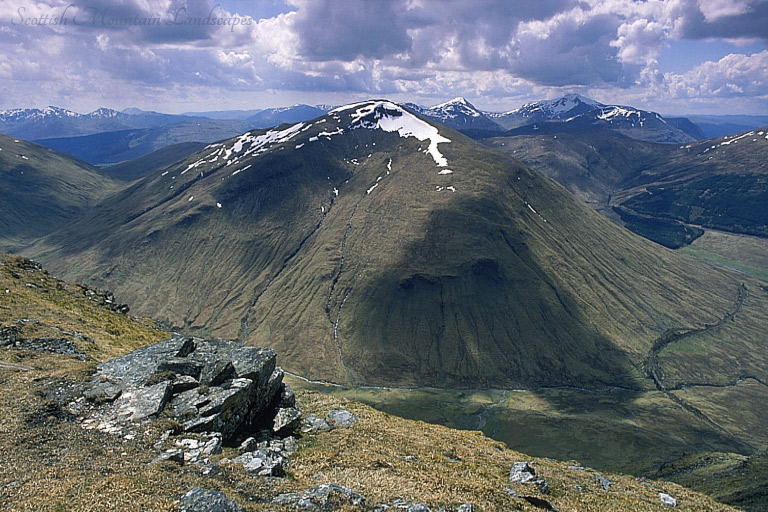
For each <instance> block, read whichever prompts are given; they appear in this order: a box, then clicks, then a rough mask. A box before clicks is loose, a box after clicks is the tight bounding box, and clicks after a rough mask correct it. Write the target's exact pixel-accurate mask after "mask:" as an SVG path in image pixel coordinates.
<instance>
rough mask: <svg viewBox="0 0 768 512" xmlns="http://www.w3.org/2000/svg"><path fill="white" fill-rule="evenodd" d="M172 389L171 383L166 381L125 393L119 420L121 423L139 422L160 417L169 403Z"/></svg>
mask: <svg viewBox="0 0 768 512" xmlns="http://www.w3.org/2000/svg"><path fill="white" fill-rule="evenodd" d="M171 389H172V386H171V383H170V382H167V381H166V382H160V383H158V384H155V385H154V386H150V387H147V388H137V389H134V390H132V391H130V392H123V394H122V396H121V397H120V401H121V402H122V403H120V404H119V408H118V411H117V419H118V420H119V421H121V422H126V421H134V422H137V421H141V420H144V419H147V418H149V417H151V416H156V415H158V414H159V413H160V411H162V410H163V407H165V404H166V403H168V400H169V398H170V397H171Z"/></svg>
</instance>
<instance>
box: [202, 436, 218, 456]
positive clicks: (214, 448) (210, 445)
mask: <svg viewBox="0 0 768 512" xmlns="http://www.w3.org/2000/svg"><path fill="white" fill-rule="evenodd" d="M200 451H201V453H202V454H203V455H218V454H219V453H221V436H213V437H212V438H211V439H210V441H208V442H206V443H205V444H204V445H203V446H202V447H201V448H200Z"/></svg>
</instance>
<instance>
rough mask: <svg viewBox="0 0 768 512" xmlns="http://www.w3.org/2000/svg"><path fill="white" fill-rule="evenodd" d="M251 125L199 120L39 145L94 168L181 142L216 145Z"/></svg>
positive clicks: (41, 142)
mask: <svg viewBox="0 0 768 512" xmlns="http://www.w3.org/2000/svg"><path fill="white" fill-rule="evenodd" d="M249 126H250V124H249V123H247V122H245V121H241V120H228V119H225V120H213V119H199V120H196V121H187V122H179V123H174V124H167V125H162V126H153V127H150V128H141V129H131V130H118V131H108V132H100V133H95V134H90V135H82V136H77V137H60V138H50V139H40V140H37V141H36V142H37V143H38V144H42V145H43V146H47V147H49V148H53V149H55V150H57V151H61V152H63V153H67V154H70V155H73V156H75V157H76V158H80V159H81V160H84V161H86V162H89V163H91V164H93V165H100V166H101V165H110V164H117V163H120V162H126V161H129V160H133V159H136V158H139V157H142V156H145V155H148V154H149V153H152V152H154V151H157V150H159V149H162V148H165V147H167V146H171V145H173V144H179V143H182V142H203V143H208V142H214V141H217V140H221V139H226V138H228V137H232V136H233V135H235V134H238V133H242V132H243V131H244V130H247V129H248V127H249Z"/></svg>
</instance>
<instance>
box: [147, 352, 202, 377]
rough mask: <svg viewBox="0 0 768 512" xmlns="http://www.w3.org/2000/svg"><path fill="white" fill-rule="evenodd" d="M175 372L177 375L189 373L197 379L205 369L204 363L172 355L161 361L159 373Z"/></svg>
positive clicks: (158, 366)
mask: <svg viewBox="0 0 768 512" xmlns="http://www.w3.org/2000/svg"><path fill="white" fill-rule="evenodd" d="M168 371H170V372H173V373H175V374H176V375H188V376H190V377H192V378H193V379H195V380H200V374H201V373H202V371H203V364H202V363H200V362H199V361H195V360H193V359H189V358H186V357H172V358H169V359H166V360H165V361H161V362H160V364H158V365H157V373H161V372H168Z"/></svg>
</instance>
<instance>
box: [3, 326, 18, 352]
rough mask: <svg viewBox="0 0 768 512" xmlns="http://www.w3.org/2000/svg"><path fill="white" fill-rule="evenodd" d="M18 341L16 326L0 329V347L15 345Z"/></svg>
mask: <svg viewBox="0 0 768 512" xmlns="http://www.w3.org/2000/svg"><path fill="white" fill-rule="evenodd" d="M18 339H19V328H18V327H16V326H10V327H3V328H2V329H0V347H8V346H12V345H15V344H16V340H18Z"/></svg>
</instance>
